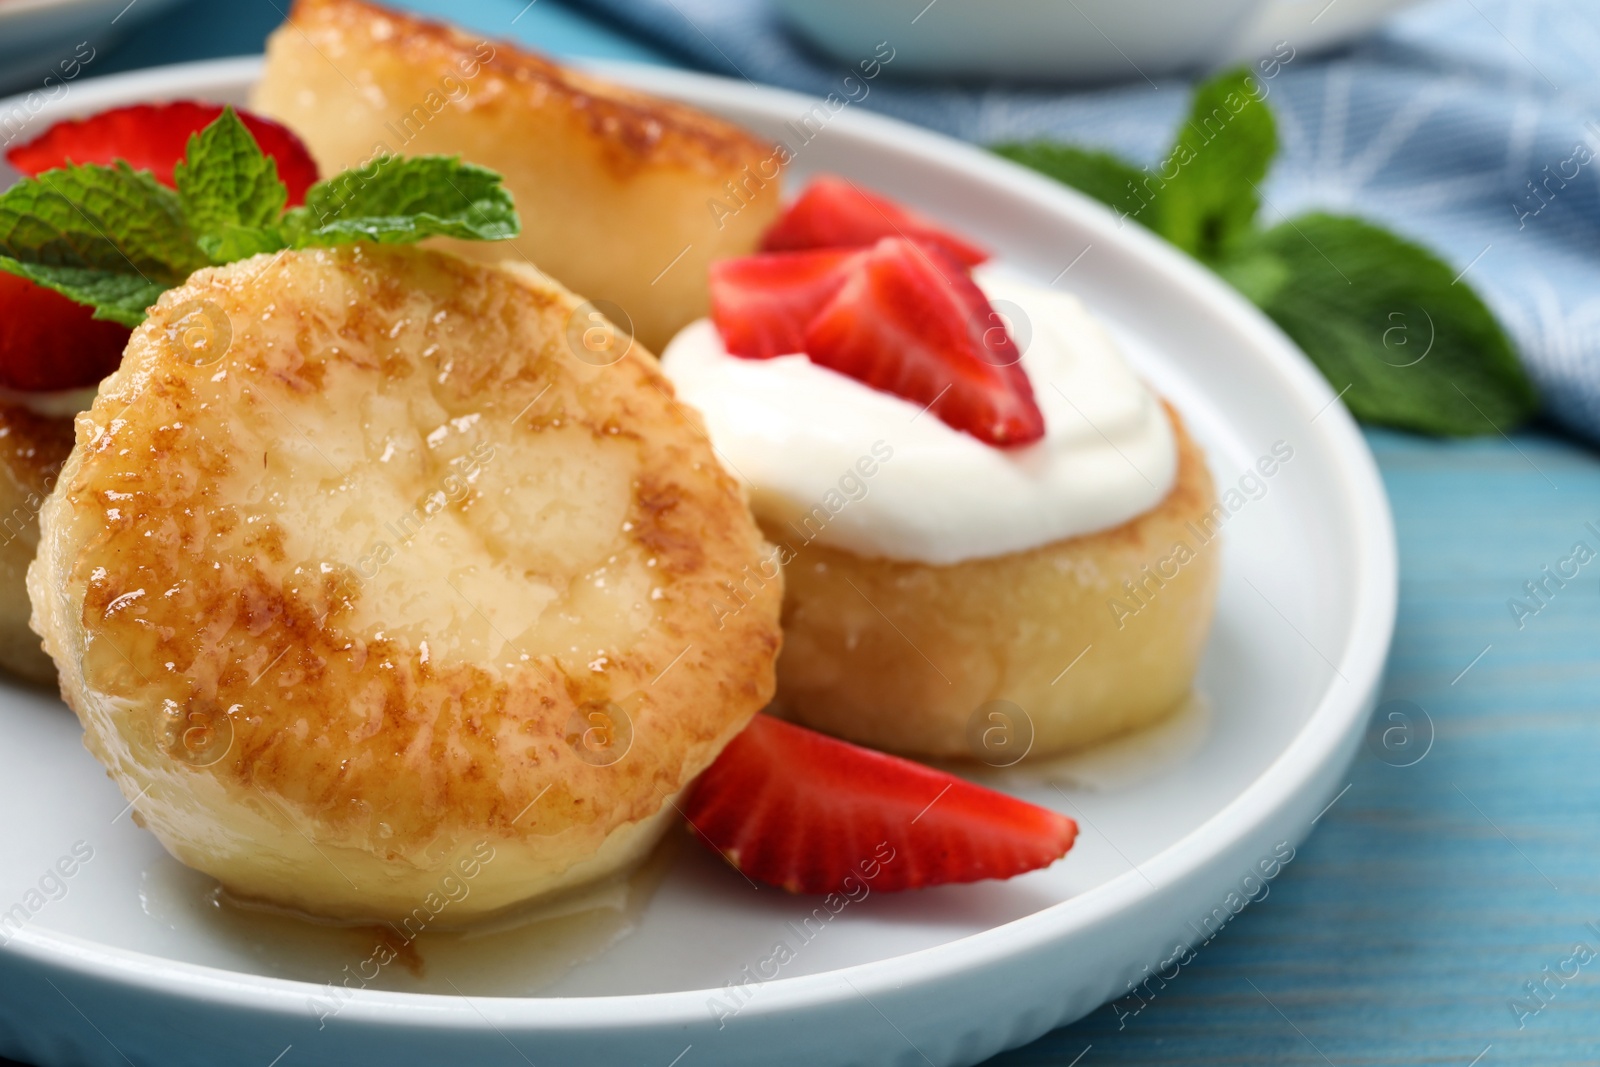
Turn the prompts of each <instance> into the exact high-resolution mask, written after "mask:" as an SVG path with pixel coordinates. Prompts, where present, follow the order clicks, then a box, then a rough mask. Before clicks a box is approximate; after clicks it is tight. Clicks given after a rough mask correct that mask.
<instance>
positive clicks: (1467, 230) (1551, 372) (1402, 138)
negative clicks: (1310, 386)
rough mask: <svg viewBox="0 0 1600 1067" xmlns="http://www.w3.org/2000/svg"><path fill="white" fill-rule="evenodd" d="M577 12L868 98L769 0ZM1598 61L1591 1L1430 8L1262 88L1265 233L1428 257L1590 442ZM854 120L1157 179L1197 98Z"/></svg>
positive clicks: (1599, 195)
mask: <svg viewBox="0 0 1600 1067" xmlns="http://www.w3.org/2000/svg"><path fill="white" fill-rule="evenodd" d="M573 2H576V3H580V4H582V5H583V6H585V7H587V8H589V9H591V10H593V11H597V12H600V13H602V14H604V15H606V16H608V17H610V18H611V19H614V20H616V21H618V22H620V23H622V24H624V25H626V26H628V27H630V28H632V29H633V30H635V31H637V32H640V33H642V34H644V35H645V36H647V37H648V38H650V39H651V40H652V41H654V42H656V43H658V44H661V45H663V46H665V47H667V48H669V49H671V50H672V51H674V52H676V53H678V54H680V55H682V56H684V57H685V58H686V59H688V60H690V61H691V62H693V63H695V64H698V65H699V66H702V67H704V68H706V69H708V70H712V71H715V72H718V73H722V74H728V75H731V76H734V77H745V78H749V79H751V80H753V81H760V82H769V83H772V84H775V85H780V86H783V87H785V88H790V89H796V90H799V91H801V92H806V93H812V94H816V95H825V94H827V93H828V92H830V91H833V92H838V93H839V94H840V95H841V96H852V95H854V96H858V97H859V96H860V92H861V90H860V88H859V87H857V88H855V89H854V92H853V93H847V92H846V91H845V87H844V85H843V78H844V76H845V75H846V74H848V73H851V70H850V68H849V67H848V66H847V65H845V64H842V63H835V62H832V61H830V60H828V59H826V58H825V57H822V56H821V55H820V54H819V53H817V52H815V51H813V50H811V49H809V48H807V47H805V46H804V45H802V44H801V43H800V42H799V41H798V40H797V39H796V38H794V37H792V36H791V35H790V34H789V33H788V32H787V31H786V30H785V29H784V27H783V25H782V23H781V22H780V21H779V19H778V17H777V15H776V13H775V11H774V10H773V9H772V8H771V7H770V6H769V4H768V3H767V0H573ZM1597 57H1600V0H1435V2H1432V3H1428V4H1425V5H1423V6H1421V7H1417V8H1413V9H1411V10H1410V11H1407V12H1405V13H1403V14H1401V15H1399V16H1396V17H1395V18H1394V19H1392V20H1390V22H1389V23H1387V24H1386V26H1385V27H1384V29H1382V30H1381V31H1380V32H1378V33H1377V34H1375V35H1373V36H1371V37H1369V38H1368V39H1366V40H1364V41H1363V42H1361V43H1360V44H1359V45H1357V46H1355V47H1353V48H1350V49H1347V50H1345V51H1342V52H1339V53H1336V54H1334V55H1332V56H1322V57H1312V56H1309V55H1296V56H1295V58H1294V59H1293V60H1291V61H1290V62H1289V63H1288V64H1287V65H1286V66H1284V67H1283V68H1282V70H1281V72H1279V73H1278V74H1277V76H1276V77H1274V78H1272V79H1271V81H1270V82H1268V83H1267V85H1268V89H1269V91H1270V96H1269V101H1270V102H1271V104H1272V105H1273V107H1274V112H1275V114H1276V116H1277V119H1278V128H1279V134H1280V138H1281V140H1282V142H1283V147H1282V151H1281V154H1280V156H1279V160H1278V163H1277V166H1276V168H1275V169H1274V171H1273V173H1272V176H1271V180H1270V181H1269V182H1268V184H1267V186H1266V188H1265V193H1266V198H1267V206H1266V208H1265V209H1264V220H1263V221H1265V222H1267V223H1273V222H1276V221H1278V220H1279V219H1280V218H1281V217H1282V216H1284V215H1285V214H1287V215H1295V214H1299V213H1300V212H1302V211H1306V210H1309V209H1312V208H1320V209H1325V210H1331V211H1337V212H1341V213H1349V214H1357V215H1362V216H1365V217H1368V218H1372V219H1375V220H1377V221H1379V222H1381V223H1383V224H1384V225H1387V226H1389V227H1390V228H1391V229H1394V230H1396V231H1397V232H1400V233H1403V234H1405V235H1407V236H1409V237H1411V238H1413V239H1415V240H1417V241H1418V242H1420V243H1422V244H1424V245H1427V246H1429V247H1431V248H1433V249H1434V250H1435V251H1436V252H1438V253H1439V254H1440V255H1442V256H1443V257H1444V258H1445V259H1446V260H1447V261H1449V262H1450V263H1452V264H1453V265H1455V267H1456V268H1457V269H1458V270H1463V271H1465V272H1466V273H1465V278H1466V280H1467V281H1469V282H1470V283H1471V284H1472V285H1473V286H1474V287H1475V288H1476V289H1477V291H1478V292H1479V293H1480V294H1481V295H1482V296H1483V297H1484V298H1485V300H1487V301H1488V303H1489V305H1490V307H1491V308H1493V310H1494V311H1495V313H1496V314H1497V315H1498V316H1499V317H1500V321H1501V322H1502V323H1504V324H1505V326H1506V328H1507V329H1508V330H1509V331H1510V333H1511V335H1512V337H1513V339H1514V340H1515V342H1516V344H1517V346H1518V348H1519V349H1520V351H1521V353H1522V358H1523V361H1524V363H1525V364H1526V365H1527V367H1528V369H1529V371H1530V373H1531V374H1532V375H1533V378H1534V380H1535V381H1536V382H1537V384H1538V386H1539V389H1540V392H1541V394H1542V395H1543V398H1544V403H1545V410H1546V412H1547V414H1548V415H1549V416H1550V417H1551V418H1553V419H1554V420H1555V421H1556V422H1558V423H1560V424H1561V425H1562V426H1564V427H1566V428H1567V429H1569V430H1571V431H1573V432H1574V433H1576V434H1578V435H1580V436H1582V437H1584V438H1586V439H1588V440H1589V441H1591V442H1597V443H1600V122H1597V121H1596V119H1597V118H1600V62H1597ZM890 69H891V70H892V64H891V68H890ZM851 85H852V86H858V85H859V83H857V82H854V81H852V83H851ZM859 103H860V105H861V106H863V107H868V108H873V109H876V110H879V111H883V112H885V113H887V114H890V115H894V116H896V117H898V118H902V119H906V120H908V121H910V122H915V123H919V124H921V125H924V126H930V127H932V128H934V129H938V130H942V131H944V132H945V133H949V134H952V135H954V136H956V137H960V138H963V139H965V140H969V141H975V142H978V143H979V144H992V143H995V142H998V141H1003V140H1014V139H1019V138H1027V137H1034V136H1042V135H1050V136H1055V137H1059V138H1061V139H1064V140H1068V141H1071V142H1074V143H1079V144H1084V145H1089V146H1095V147H1103V148H1107V149H1110V150H1112V151H1115V152H1118V153H1120V154H1122V155H1125V156H1128V157H1130V158H1133V159H1135V160H1137V161H1138V162H1140V163H1155V162H1156V161H1157V159H1158V157H1159V156H1160V155H1161V154H1162V153H1163V152H1164V151H1165V149H1166V148H1167V146H1168V145H1169V143H1170V140H1171V137H1172V133H1173V130H1174V128H1175V127H1176V125H1177V123H1178V121H1179V119H1180V118H1181V116H1182V114H1183V113H1184V111H1185V109H1186V107H1187V104H1188V92H1187V86H1186V85H1185V84H1184V83H1183V82H1181V81H1175V80H1158V81H1157V82H1156V83H1155V84H1154V86H1152V84H1151V83H1150V82H1147V81H1145V80H1144V79H1142V78H1138V77H1137V76H1135V77H1134V79H1133V80H1131V81H1130V82H1128V83H1126V84H1123V85H1119V86H1114V87H1109V88H1103V89H1096V90H1078V91H1064V90H1062V89H1059V88H1050V87H1039V86H1000V85H997V86H974V85H970V84H968V85H957V84H943V83H930V82H927V81H899V82H896V81H894V80H893V79H892V78H890V77H887V76H885V77H880V78H878V79H876V80H875V81H873V82H871V83H870V91H869V92H868V93H867V95H866V96H865V97H864V98H862V99H860V100H859Z"/></svg>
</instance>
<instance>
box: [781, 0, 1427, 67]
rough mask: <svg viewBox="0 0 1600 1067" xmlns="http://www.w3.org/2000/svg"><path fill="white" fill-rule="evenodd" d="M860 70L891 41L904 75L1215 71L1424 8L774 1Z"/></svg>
mask: <svg viewBox="0 0 1600 1067" xmlns="http://www.w3.org/2000/svg"><path fill="white" fill-rule="evenodd" d="M774 2H775V3H776V4H777V6H778V8H779V9H780V10H781V11H782V12H783V14H784V17H785V18H786V19H787V20H788V21H789V23H790V25H791V26H793V27H794V29H795V30H797V31H798V32H799V33H800V35H801V36H802V37H804V38H805V39H806V40H808V41H810V42H811V43H812V44H813V45H815V46H816V47H818V48H820V49H821V50H822V51H824V52H826V53H827V54H828V55H830V56H832V57H833V58H834V59H837V60H839V61H841V62H843V63H847V64H850V65H854V64H856V63H857V62H858V61H861V60H866V59H870V58H872V57H873V55H874V54H875V49H877V48H878V47H879V45H880V43H887V44H888V45H889V47H891V48H893V49H894V64H893V66H892V67H887V68H886V70H889V71H891V72H892V73H894V74H896V75H904V74H913V75H923V76H928V77H982V78H1002V79H1015V80H1025V81H1078V82H1091V81H1111V80H1126V79H1130V78H1133V79H1137V78H1141V77H1143V78H1146V79H1151V78H1156V77H1158V76H1160V75H1163V74H1173V73H1178V72H1193V71H1203V70H1208V69H1212V68H1215V67H1219V66H1221V65H1223V64H1226V63H1230V62H1236V61H1240V60H1248V59H1254V58H1256V57H1257V56H1259V55H1263V54H1265V53H1267V52H1269V51H1270V50H1271V49H1272V48H1273V46H1274V45H1275V44H1277V43H1278V42H1280V41H1287V42H1288V43H1289V44H1290V45H1291V46H1292V47H1293V48H1294V49H1295V50H1296V52H1305V51H1315V50H1317V49H1321V48H1328V47H1332V46H1335V45H1338V44H1342V43H1344V42H1345V41H1348V40H1350V39H1352V38H1354V37H1356V36H1359V35H1360V34H1362V33H1365V32H1366V31H1368V30H1370V29H1371V28H1372V27H1374V26H1376V25H1377V24H1378V22H1380V21H1381V20H1382V19H1383V18H1384V16H1386V15H1388V14H1389V13H1390V12H1392V11H1395V10H1397V9H1399V8H1401V7H1404V6H1406V5H1407V4H1410V3H1414V2H1415V0H932V2H931V3H930V2H929V0H774Z"/></svg>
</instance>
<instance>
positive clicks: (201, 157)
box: [172, 107, 289, 263]
mask: <svg viewBox="0 0 1600 1067" xmlns="http://www.w3.org/2000/svg"><path fill="white" fill-rule="evenodd" d="M172 174H173V180H174V182H175V183H176V185H177V187H178V198H179V200H180V201H181V202H182V204H183V212H184V214H185V215H186V216H187V217H188V219H189V224H190V225H191V226H192V227H193V228H194V229H195V231H196V232H198V233H201V234H221V233H223V231H225V230H228V229H230V228H232V227H249V228H253V229H260V228H263V227H269V226H272V225H273V224H275V223H276V222H277V221H278V216H279V215H281V214H283V207H284V204H285V203H286V202H287V201H288V197H289V192H288V190H287V189H286V188H285V187H284V184H283V182H281V181H279V180H278V164H277V163H276V162H275V161H274V160H273V159H272V158H271V157H270V156H267V155H265V154H264V153H263V152H262V151H261V147H260V146H259V145H257V144H256V139H255V137H253V136H252V135H251V133H250V131H249V130H248V129H246V128H245V125H244V123H243V122H240V121H239V116H238V115H236V114H234V112H233V108H231V107H230V108H224V109H223V111H222V114H221V115H219V116H218V117H217V118H216V120H215V121H213V122H212V123H211V124H210V125H209V126H207V127H206V128H205V129H203V130H201V131H200V132H199V133H196V134H191V135H190V137H189V144H188V148H187V149H186V150H185V152H184V158H183V162H181V163H179V164H178V165H177V166H176V167H175V168H174V170H173V172H172ZM209 243H210V242H206V241H202V242H201V247H202V248H206V251H207V253H208V254H210V255H211V256H212V259H213V260H214V261H215V262H218V263H225V262H228V260H229V259H230V258H233V259H236V258H239V257H237V256H232V257H226V258H220V259H219V258H217V255H216V254H215V253H212V252H211V249H210V248H207V245H208V244H209Z"/></svg>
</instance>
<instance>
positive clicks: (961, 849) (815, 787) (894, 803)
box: [684, 715, 1078, 893]
mask: <svg viewBox="0 0 1600 1067" xmlns="http://www.w3.org/2000/svg"><path fill="white" fill-rule="evenodd" d="M684 814H685V815H686V816H687V817H688V820H689V824H690V826H691V827H692V828H693V829H694V831H695V833H696V834H697V835H698V836H699V837H700V839H701V840H702V841H704V842H705V843H706V844H707V845H710V846H711V847H712V848H713V849H715V850H716V851H717V852H718V853H720V854H721V855H722V857H723V858H724V859H726V860H727V861H728V862H729V863H731V864H733V865H734V867H736V868H738V869H739V870H741V871H743V872H744V873H745V874H746V875H747V876H749V877H750V878H752V879H755V880H756V881H760V882H765V883H767V884H768V885H776V886H781V887H783V888H784V889H787V890H788V891H789V892H791V893H837V892H845V891H849V890H852V889H853V888H855V887H857V886H859V885H865V886H868V887H870V888H871V889H874V890H880V891H883V892H892V891H894V890H898V889H921V888H923V887H925V886H932V885H944V884H946V883H949V882H977V881H981V880H983V879H985V878H1010V877H1012V876H1013V875H1018V874H1022V873H1023V872H1025V871H1032V870H1037V869H1038V868H1040V867H1048V866H1049V865H1050V864H1052V863H1054V862H1055V861H1056V860H1058V859H1060V858H1061V857H1062V856H1064V855H1066V854H1067V850H1068V849H1070V848H1071V847H1072V842H1073V839H1074V838H1076V837H1077V835H1078V826H1077V824H1076V823H1074V822H1073V821H1072V820H1071V819H1069V818H1067V817H1066V816H1065V815H1058V814H1057V813H1056V812H1053V811H1050V810H1049V809H1047V808H1041V807H1037V806H1035V805H1033V804H1029V803H1027V802H1025V801H1021V800H1017V799H1016V798H1015V797H1009V796H1006V795H1005V794H1004V793H996V792H995V791H994V790H992V789H985V788H983V787H982V786H977V785H973V784H972V783H971V782H967V781H964V780H963V779H960V778H957V777H955V776H953V775H949V774H945V773H944V772H943V771H936V770H934V769H933V768H931V767H925V766H923V765H922V764H920V763H913V762H911V761H910V760H904V759H900V758H899V757H896V756H888V755H885V754H884V753H882V752H874V751H872V750H871V749H867V748H860V747H858V746H856V745H852V744H849V743H847V742H844V741H838V740H835V739H834V738H831V737H826V736H824V735H822V734H819V733H816V732H814V731H812V730H807V729H805V728H804V727H801V726H795V725H794V724H793V723H787V722H784V721H783V720H781V719H774V718H772V717H771V716H770V715H757V716H756V717H755V719H754V721H752V722H751V723H750V725H749V726H748V727H747V728H746V729H745V731H744V732H743V733H742V734H740V735H739V736H738V737H736V738H734V739H733V741H732V742H731V743H730V744H729V745H728V747H727V748H726V749H724V750H723V752H722V755H721V756H719V757H717V761H716V762H715V763H713V764H712V765H711V767H710V769H709V770H707V771H706V772H705V774H704V775H702V776H701V778H700V781H699V782H698V783H696V784H695V787H694V791H693V792H692V793H691V794H690V796H689V800H688V803H687V804H686V805H685V806H684ZM852 879H853V880H854V881H852Z"/></svg>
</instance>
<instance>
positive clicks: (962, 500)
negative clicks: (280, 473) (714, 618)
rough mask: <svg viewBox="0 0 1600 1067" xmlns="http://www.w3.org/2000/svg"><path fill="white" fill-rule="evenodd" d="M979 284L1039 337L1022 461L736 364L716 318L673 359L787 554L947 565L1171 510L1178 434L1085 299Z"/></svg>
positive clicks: (822, 371)
mask: <svg viewBox="0 0 1600 1067" xmlns="http://www.w3.org/2000/svg"><path fill="white" fill-rule="evenodd" d="M975 277H976V279H977V281H978V284H979V286H980V287H981V288H982V289H983V291H984V292H985V293H986V294H988V296H989V298H990V300H991V301H1007V302H1010V303H1011V304H1012V305H1014V307H1015V308H1020V309H1021V311H1022V317H1023V318H1024V319H1025V320H1026V324H1025V325H1023V324H1022V323H1016V324H1014V326H1013V330H1012V333H1013V336H1014V337H1015V338H1016V340H1017V342H1018V345H1019V347H1020V346H1023V344H1024V338H1025V337H1028V338H1029V339H1028V340H1027V341H1026V347H1025V348H1024V351H1023V356H1022V367H1023V369H1024V370H1025V371H1026V372H1027V375H1028V378H1029V380H1030V381H1031V382H1032V383H1033V393H1034V398H1035V400H1036V401H1037V402H1038V404H1039V409H1040V411H1041V412H1043V414H1044V422H1045V436H1044V439H1043V440H1041V441H1038V442H1035V443H1034V444H1031V445H1028V446H1026V447H1024V448H1008V449H1002V448H994V447H992V446H990V445H986V444H984V443H983V442H982V441H979V440H978V439H977V438H975V437H972V436H971V435H969V434H966V433H962V432H961V431H959V430H954V429H952V428H950V427H949V426H947V425H945V424H944V423H943V422H941V421H940V420H939V418H938V417H937V416H935V415H934V414H932V413H931V412H927V411H924V410H923V407H922V405H920V404H914V403H912V402H910V401H908V400H904V399H901V398H900V397H897V396H893V395H891V394H889V393H884V392H880V391H878V390H876V389H873V388H872V387H870V386H867V385H863V384H862V383H860V382H858V381H856V380H855V379H853V378H848V377H846V376H844V375H842V374H839V373H837V372H836V371H832V370H829V369H828V368H826V367H821V366H818V365H817V364H815V363H812V362H811V361H810V360H809V359H807V358H806V357H805V356H804V355H789V356H779V357H778V358H776V359H769V360H753V359H741V358H739V357H737V356H731V355H729V354H728V351H727V349H726V348H724V347H723V344H722V339H721V336H720V335H719V334H718V333H717V330H716V327H715V326H713V325H712V323H711V321H710V320H709V319H701V320H699V321H698V322H694V323H691V324H690V325H689V326H687V327H685V328H684V329H683V330H682V331H681V332H680V333H679V334H678V335H677V336H676V337H675V338H673V340H672V342H671V343H670V344H669V345H668V346H667V349H666V352H665V353H664V354H663V356H662V366H663V369H664V370H665V371H666V374H667V377H669V378H670V379H672V382H673V384H674V385H675V386H676V388H677V391H678V395H679V396H680V397H682V398H683V399H684V400H685V401H687V402H688V403H689V404H691V405H693V406H694V407H696V408H698V409H699V411H700V412H701V414H702V415H704V416H705V421H706V428H707V432H708V433H709V434H710V437H711V441H712V443H713V444H714V445H715V446H716V450H717V453H718V455H719V456H720V457H721V459H722V461H723V462H724V463H725V464H726V465H727V466H728V467H729V469H730V470H732V471H733V473H734V474H735V475H736V476H738V477H739V478H740V479H742V480H743V481H744V482H745V484H746V485H747V486H748V488H749V490H750V503H751V507H752V508H753V509H754V510H755V513H756V515H757V516H758V517H759V518H761V519H762V520H763V521H765V522H767V523H770V524H774V525H776V526H779V527H781V528H782V530H781V531H780V533H779V534H778V536H779V538H780V540H786V541H788V542H789V544H790V545H792V546H793V547H795V548H798V547H800V545H801V544H803V543H805V542H808V541H811V540H815V541H816V542H818V543H819V544H825V545H830V546H832V547H835V548H841V549H846V550H848V551H850V552H854V553H856V554H857V555H862V556H874V557H882V558H888V559H894V560H907V561H917V562H922V563H932V564H941V565H942V564H950V563H959V562H961V561H962V560H969V559H983V558H987V557H991V556H1000V555H1005V554H1006V553H1010V552H1018V551H1021V550H1024V549H1029V548H1036V547H1038V546H1040V545H1044V544H1048V543H1049V542H1052V541H1058V540H1061V539H1062V538H1066V537H1075V536H1077V535H1080V534H1087V533H1092V532H1095V531H1097V530H1104V529H1108V528H1110V527H1113V526H1116V525H1118V524H1120V523H1122V522H1125V521H1127V520H1128V519H1130V518H1133V517H1134V516H1135V515H1138V514H1140V513H1141V512H1144V511H1148V510H1149V509H1150V508H1152V507H1154V506H1155V505H1156V504H1157V503H1159V502H1160V501H1161V500H1162V498H1164V497H1165V496H1166V494H1167V492H1168V491H1169V490H1170V489H1171V487H1172V482H1173V478H1174V477H1175V476H1176V472H1177V446H1176V443H1175V441H1174V439H1173V433H1172V426H1171V424H1170V423H1169V422H1168V420H1167V416H1166V412H1165V411H1163V410H1162V407H1161V405H1160V403H1159V402H1158V401H1157V400H1156V398H1155V397H1154V396H1153V395H1152V394H1151V392H1150V390H1149V389H1147V388H1146V387H1145V385H1144V383H1143V382H1142V381H1141V380H1140V379H1139V377H1138V376H1137V375H1135V374H1134V373H1133V371H1132V370H1131V369H1130V368H1129V367H1128V365H1127V363H1126V362H1124V360H1123V358H1122V355H1121V353H1120V352H1119V351H1118V350H1117V347H1116V345H1115V343H1114V342H1113V341H1112V340H1111V338H1110V336H1109V335H1108V334H1107V333H1106V332H1105V330H1104V329H1103V328H1102V327H1101V326H1100V324H1099V323H1098V322H1096V321H1095V319H1094V318H1093V317H1092V316H1090V315H1089V313H1088V311H1087V310H1085V308H1084V306H1083V305H1082V304H1081V303H1080V302H1079V301H1078V300H1077V299H1076V298H1075V297H1072V296H1069V295H1067V294H1064V293H1059V292H1055V291H1053V290H1050V289H1045V288H1042V287H1039V286H1034V285H1028V284H1025V283H1021V282H1017V281H1014V280H1011V279H1005V278H1001V277H997V276H995V275H994V274H993V273H991V272H987V271H982V270H980V271H978V272H977V273H976V275H975ZM997 306H999V307H1000V309H1001V311H1002V313H1008V312H1010V311H1012V309H1007V308H1005V307H1004V305H997ZM1007 317H1008V318H1012V317H1013V316H1012V315H1011V314H1008V315H1007ZM1030 334H1031V337H1029V335H1030Z"/></svg>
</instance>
